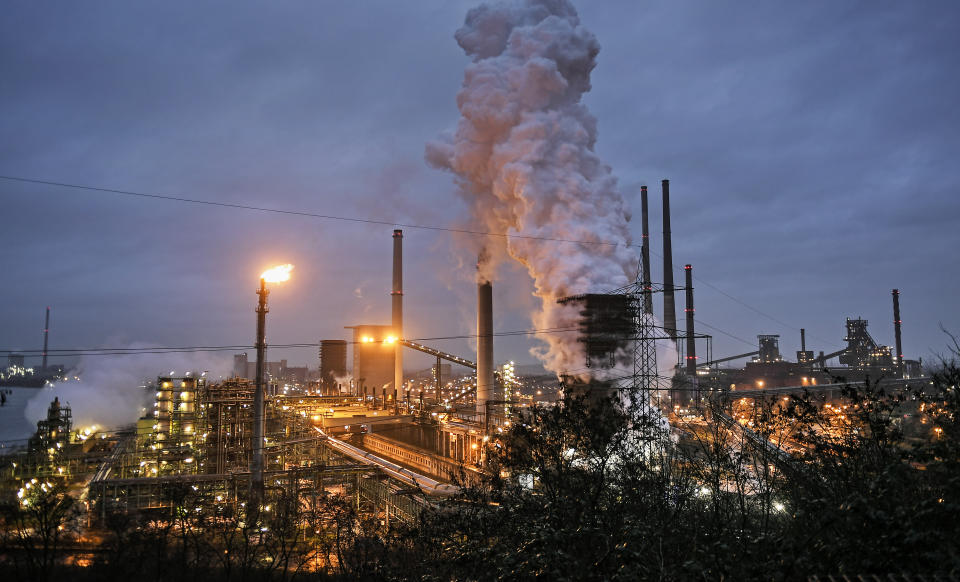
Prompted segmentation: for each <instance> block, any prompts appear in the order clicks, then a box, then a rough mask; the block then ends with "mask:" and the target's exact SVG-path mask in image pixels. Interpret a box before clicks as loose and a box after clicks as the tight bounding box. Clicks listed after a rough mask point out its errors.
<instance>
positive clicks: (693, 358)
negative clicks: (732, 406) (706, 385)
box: [683, 265, 697, 392]
mask: <svg viewBox="0 0 960 582" xmlns="http://www.w3.org/2000/svg"><path fill="white" fill-rule="evenodd" d="M683 269H684V274H685V275H686V284H687V308H686V310H685V311H686V314H687V376H688V377H689V378H690V381H691V382H692V383H693V389H694V392H696V381H697V342H696V339H695V334H696V331H695V330H694V325H693V312H694V310H693V267H692V266H690V265H687V266H685V267H684V268H683Z"/></svg>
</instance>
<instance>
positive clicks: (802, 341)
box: [800, 327, 807, 353]
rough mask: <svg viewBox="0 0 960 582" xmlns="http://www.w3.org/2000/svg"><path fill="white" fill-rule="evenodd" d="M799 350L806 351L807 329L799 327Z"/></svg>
mask: <svg viewBox="0 0 960 582" xmlns="http://www.w3.org/2000/svg"><path fill="white" fill-rule="evenodd" d="M800 351H801V352H803V353H806V352H807V330H805V329H804V328H802V327H801V328H800Z"/></svg>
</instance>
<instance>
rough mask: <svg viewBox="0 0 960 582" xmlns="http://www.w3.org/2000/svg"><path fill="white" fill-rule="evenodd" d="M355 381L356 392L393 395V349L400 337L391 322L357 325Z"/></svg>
mask: <svg viewBox="0 0 960 582" xmlns="http://www.w3.org/2000/svg"><path fill="white" fill-rule="evenodd" d="M344 329H350V330H353V341H352V345H353V372H352V373H353V381H354V386H355V387H354V392H355V394H357V395H359V396H364V397H366V396H370V397H371V398H381V399H382V398H384V394H386V398H387V399H388V400H390V401H392V400H393V398H394V390H393V382H394V351H395V344H396V343H397V341H398V340H399V338H398V337H397V336H396V334H395V332H394V329H393V326H390V325H354V326H348V327H345V328H344Z"/></svg>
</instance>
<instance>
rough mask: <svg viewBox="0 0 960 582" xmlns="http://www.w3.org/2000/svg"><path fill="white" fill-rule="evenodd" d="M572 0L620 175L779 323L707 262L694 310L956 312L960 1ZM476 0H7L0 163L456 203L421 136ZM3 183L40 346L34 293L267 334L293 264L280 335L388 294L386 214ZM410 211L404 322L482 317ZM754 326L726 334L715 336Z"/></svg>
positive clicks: (358, 314)
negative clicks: (266, 306)
mask: <svg viewBox="0 0 960 582" xmlns="http://www.w3.org/2000/svg"><path fill="white" fill-rule="evenodd" d="M579 4H580V5H579V6H578V8H579V9H580V13H581V18H582V22H583V24H584V25H585V26H587V27H588V28H589V29H591V30H592V31H593V32H594V33H595V34H596V36H597V38H598V39H599V41H600V44H601V46H602V51H601V53H600V56H599V66H598V67H597V69H596V70H595V71H594V75H593V78H592V85H593V91H592V92H591V93H589V94H588V95H587V97H586V103H587V105H588V106H589V107H590V108H591V110H592V112H593V113H594V115H595V116H596V117H597V118H598V121H599V132H600V136H599V141H598V152H599V153H600V155H601V156H602V157H603V158H604V160H605V161H606V162H607V163H609V164H610V165H611V166H612V167H613V169H614V173H615V174H616V175H617V176H618V177H619V178H620V181H621V184H622V185H623V190H624V191H625V192H628V193H635V192H636V191H638V186H639V184H642V183H646V184H649V185H650V186H651V192H652V193H654V194H655V195H656V196H654V203H653V213H652V219H653V220H654V225H653V228H652V230H653V232H654V233H658V232H659V230H660V229H659V222H658V220H659V201H658V195H659V187H658V186H659V180H660V179H661V178H670V179H671V181H672V185H673V188H672V193H673V205H674V217H673V227H674V248H675V263H676V264H680V265H682V264H683V263H687V262H689V263H693V264H694V265H695V272H696V273H697V274H698V276H699V277H702V278H703V279H704V280H705V281H708V282H710V283H712V284H714V285H716V286H717V287H719V288H720V289H723V290H724V291H726V292H728V293H730V294H732V295H734V296H736V297H738V298H739V299H741V300H742V301H744V302H746V303H748V304H750V305H752V306H754V307H755V308H757V309H759V310H761V311H763V312H764V313H768V314H770V315H773V316H774V317H776V318H777V319H779V320H781V321H784V322H786V323H788V324H789V326H787V327H785V326H783V325H780V324H778V323H776V322H774V321H771V320H769V319H766V318H764V317H761V316H759V315H757V314H756V313H755V312H752V311H750V310H747V309H745V308H743V307H742V306H740V305H739V304H737V303H734V302H731V301H730V300H729V299H727V298H726V297H724V296H723V295H721V294H719V293H717V292H716V291H714V290H712V289H711V288H709V287H707V286H706V285H698V286H697V292H698V299H697V303H698V318H700V319H702V320H703V321H705V322H708V323H710V324H713V325H715V326H717V327H719V328H722V329H723V330H725V331H728V332H730V333H732V334H734V335H736V336H738V337H742V338H744V339H746V340H749V341H752V338H753V336H754V335H755V334H757V333H782V334H784V335H785V336H789V337H785V338H784V341H783V344H784V347H785V348H786V349H787V350H789V349H792V348H793V344H796V343H798V338H796V337H794V336H797V335H798V332H796V330H795V329H793V328H794V327H800V326H804V327H807V328H808V329H809V330H811V333H812V334H813V335H814V336H815V337H818V338H821V339H818V340H817V342H821V341H822V343H824V344H827V343H828V342H829V343H830V344H832V345H837V344H840V343H841V338H842V335H843V318H844V317H845V316H858V315H862V316H864V317H866V318H868V319H870V320H871V322H872V324H871V331H873V332H874V335H875V336H876V337H877V338H878V340H879V341H881V342H884V343H891V342H892V325H891V324H890V320H891V319H892V315H891V313H890V296H889V293H890V289H891V288H893V287H899V288H901V290H902V293H903V295H902V304H903V312H904V314H903V317H904V320H905V324H904V325H905V327H904V341H905V346H906V349H907V352H908V355H909V356H925V355H929V350H931V349H932V350H937V351H940V350H941V347H942V346H943V344H944V339H945V338H944V337H942V335H941V334H940V332H939V330H938V323H940V322H942V323H943V324H944V325H945V326H947V327H948V328H951V329H953V330H955V331H960V315H958V311H957V309H956V306H955V305H956V304H955V300H954V298H953V296H954V294H955V292H954V290H955V289H956V288H957V287H958V286H960V273H958V270H957V268H956V260H955V259H954V258H953V256H952V255H953V252H955V249H956V248H958V243H960V235H958V229H957V228H956V223H957V220H958V218H960V202H958V197H957V183H958V178H957V171H956V169H955V166H956V162H955V159H956V158H957V157H958V153H960V138H958V133H957V127H958V125H960V124H958V121H960V120H958V114H957V103H960V80H958V78H957V75H956V56H955V55H957V54H960V39H958V38H957V36H956V34H955V31H956V29H957V25H958V16H960V9H958V8H957V7H956V5H955V4H954V3H952V2H947V1H943V2H923V3H902V2H893V1H880V2H846V3H834V2H805V3H792V4H783V3H776V4H775V3H769V2H762V1H756V2H709V3H677V2H667V1H658V2H644V3H635V2H602V3H599V2H597V3H587V2H579ZM470 6H471V4H469V3H466V2H460V3H439V2H438V3H435V4H428V3H422V2H421V3H409V2H407V3H396V2H385V1H383V2H364V3H354V4H350V3H322V4H319V3H318V4H313V3H303V4H290V5H282V6H280V5H278V6H270V7H269V8H267V7H265V6H262V5H254V4H245V3H220V2H216V3H204V4H196V3H189V4H188V3H178V2H170V3H164V4H162V5H157V6H149V7H147V6H142V5H136V4H131V3H126V2H93V3H83V4H59V5H57V6H56V7H55V8H54V7H51V6H50V5H41V4H36V3H13V4H10V5H8V6H6V7H5V17H4V19H3V20H2V22H0V74H2V79H3V81H2V82H0V135H3V136H4V139H3V140H0V174H7V175H17V176H28V177H37V178H41V179H49V180H55V181H64V182H73V183H79V184H92V185H103V186H107V187H113V188H120V189H130V190H138V191H144V192H159V193H167V194H172V195H182V196H187V197H196V198H203V199H209V200H222V201H230V202H236V203H241V204H255V205H260V206H270V207H277V208H286V209H294V210H305V211H309V212H316V213H323V214H333V215H344V216H360V217H368V218H375V219H378V220H387V221H395V222H404V223H416V224H420V223H423V224H456V223H458V222H459V221H460V220H461V219H462V217H463V212H464V208H463V204H462V202H460V200H459V199H458V198H457V197H456V196H455V195H454V194H453V186H452V183H451V180H450V178H449V176H446V175H443V174H441V173H439V172H437V171H435V170H432V169H429V168H427V167H426V165H425V164H424V162H423V147H424V143H425V142H426V141H428V140H430V139H432V138H434V136H436V135H437V133H438V132H439V131H441V130H443V129H445V128H451V127H452V126H453V125H454V123H455V121H456V119H457V116H458V112H457V109H456V102H455V96H456V92H457V91H458V89H459V86H460V83H461V80H462V76H463V68H464V66H465V65H466V63H467V58H466V57H465V56H464V55H463V54H462V52H461V51H460V49H459V47H457V45H456V42H455V41H454V39H453V32H454V31H455V30H456V28H457V27H459V26H460V25H461V23H462V21H463V17H464V15H465V14H466V11H467V9H468V8H469V7H470ZM637 198H638V197H637V196H635V195H631V196H630V200H631V201H632V204H633V206H634V217H635V218H634V223H633V230H634V232H635V238H636V239H637V240H639V236H638V234H639V223H638V221H637V219H638V217H639V212H638V210H639V200H637ZM0 204H2V208H3V213H2V214H3V217H4V218H3V226H2V231H0V233H2V234H0V259H2V264H3V266H4V270H5V272H6V273H7V274H8V276H7V277H5V279H4V281H5V284H4V286H3V289H2V291H0V300H2V301H3V305H4V306H5V307H4V316H5V317H4V325H3V326H0V347H3V348H6V347H33V346H37V345H39V340H40V334H39V330H40V328H41V327H42V316H43V307H44V306H45V305H47V304H50V305H52V306H53V308H54V326H53V334H54V335H53V336H52V337H53V342H54V344H55V345H59V346H63V347H66V346H89V345H102V344H105V343H109V342H110V341H111V340H113V339H116V340H118V341H119V339H121V338H122V339H123V341H143V342H155V343H159V344H166V345H178V344H187V345H189V344H204V343H247V342H252V339H251V336H252V334H253V326H252V316H253V312H252V308H253V302H254V300H255V296H254V295H253V286H254V283H255V281H254V279H255V277H256V274H257V273H259V271H260V270H261V269H262V267H264V266H266V265H268V264H271V263H274V262H280V261H283V262H286V261H289V262H292V263H295V264H296V265H297V270H296V271H295V274H294V280H293V281H292V282H291V284H290V285H288V286H287V287H284V288H283V289H282V290H281V289H278V290H277V291H276V293H275V294H274V295H273V296H272V298H273V301H274V302H275V307H274V309H273V310H272V311H271V316H270V317H271V320H270V322H269V329H268V331H269V333H270V340H271V341H272V342H273V343H284V342H288V341H290V342H293V341H315V340H317V339H319V338H320V337H340V336H341V335H342V333H343V330H342V327H343V326H344V325H351V324H355V323H358V320H360V319H363V320H364V321H365V322H376V321H386V320H387V319H388V318H389V301H388V299H387V293H388V292H389V285H390V279H389V265H390V257H389V248H390V247H389V245H390V230H391V229H390V227H389V226H373V225H357V224H351V223H339V222H330V221H317V220H312V219H307V218H298V217H285V216H276V215H269V214H261V213H253V212H249V211H242V210H230V209H223V208H210V207H203V206H193V205H186V204H173V203H168V202H160V201H151V200H138V199H128V198H124V197H120V196H116V195H110V194H94V193H85V192H80V191H71V190H64V189H58V188H54V187H48V186H33V185H25V184H18V183H9V182H3V181H0ZM405 234H406V240H405V242H406V256H407V263H406V264H407V273H406V281H407V305H408V309H407V313H408V314H409V315H410V323H409V331H410V333H411V335H416V336H439V335H451V334H457V333H471V332H472V330H471V329H470V321H471V317H470V315H469V312H470V308H471V307H472V304H473V303H472V299H471V293H472V290H471V289H470V286H469V284H468V283H466V281H467V280H468V277H464V276H462V271H463V269H464V267H463V265H467V267H466V268H467V269H469V265H470V264H471V261H470V260H469V258H467V259H466V260H464V257H462V256H460V255H458V253H457V251H456V250H455V248H454V250H451V240H452V239H451V238H450V237H449V236H448V235H444V234H438V233H435V232H430V231H415V230H411V229H407V231H406V232H405ZM658 248H659V242H658V241H657V242H656V243H655V244H654V250H655V251H656V250H658ZM521 275H522V273H519V272H515V271H508V273H507V274H506V275H505V277H506V281H505V282H504V283H503V284H502V285H501V287H498V289H497V293H498V297H501V298H502V299H499V303H500V304H501V305H502V306H503V310H502V311H501V313H500V314H499V315H498V321H497V327H498V328H499V329H504V330H506V329H510V330H513V329H520V328H524V327H527V326H529V325H530V324H529V316H528V310H529V308H530V306H531V302H530V301H529V295H528V294H529V291H530V287H529V284H527V283H526V281H524V280H523V277H522V276H521ZM508 282H509V285H508ZM361 285H362V286H363V289H364V292H363V297H362V298H358V297H356V296H355V295H354V290H355V289H356V288H357V287H359V286H361ZM445 347H447V348H448V349H451V350H453V351H462V352H467V351H468V350H469V347H468V345H467V343H466V342H450V343H448V344H446V345H445ZM742 347H743V346H742V344H740V343H739V342H737V341H736V340H732V339H730V338H728V337H726V336H722V335H720V334H718V337H717V342H716V345H715V348H714V350H715V353H717V354H721V353H732V352H737V351H740V350H741V348H742ZM814 347H815V348H816V349H819V346H814ZM527 348H528V344H527V343H526V342H523V341H521V340H517V339H514V340H511V341H506V340H505V341H503V342H501V343H500V344H498V358H501V357H502V358H507V357H512V358H514V359H517V360H521V361H530V356H529V355H528V354H527ZM313 358H314V354H313V351H312V350H308V351H304V352H302V353H299V354H291V359H300V360H302V361H307V360H309V361H310V363H311V364H312V363H313ZM425 365H427V364H425Z"/></svg>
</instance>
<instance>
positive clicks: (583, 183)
mask: <svg viewBox="0 0 960 582" xmlns="http://www.w3.org/2000/svg"><path fill="white" fill-rule="evenodd" d="M455 38H456V40H457V43H458V44H459V45H460V46H461V47H462V48H463V50H464V51H465V52H466V54H467V55H468V56H470V57H471V58H472V62H471V63H470V64H469V65H468V66H467V69H466V72H465V74H464V80H463V86H462V88H461V90H460V91H459V93H458V94H457V105H458V107H459V109H460V113H461V118H460V120H459V122H458V124H457V128H456V131H455V132H454V133H453V134H452V135H447V136H444V137H442V138H441V139H440V140H438V141H434V142H431V143H429V144H427V147H426V159H427V161H428V163H430V164H431V165H432V166H434V167H437V168H440V169H444V170H448V171H450V172H452V173H453V174H454V175H455V176H456V184H457V187H458V191H459V193H460V195H461V196H462V197H463V198H464V199H465V200H466V201H467V203H468V205H469V206H470V209H471V221H472V222H473V224H472V225H471V226H474V227H476V228H480V229H484V230H486V231H489V232H494V233H498V234H509V235H521V236H533V237H544V238H561V239H568V240H570V239H572V240H578V241H586V242H583V243H556V242H545V241H541V240H529V239H523V238H510V239H507V240H504V239H498V238H497V237H488V239H489V240H485V241H484V244H485V248H484V249H482V250H484V251H485V253H486V255H487V256H488V260H487V261H485V262H484V264H482V265H481V270H480V273H479V277H480V278H481V279H486V280H493V279H494V278H495V272H496V266H497V264H498V263H499V262H500V261H501V260H503V258H504V257H506V256H509V257H512V258H513V259H514V260H516V261H519V262H520V263H522V264H523V265H524V266H525V267H526V268H527V271H528V273H529V274H530V276H531V277H532V278H533V281H534V289H535V290H534V295H536V296H537V297H539V298H540V309H539V311H538V312H536V313H534V314H533V317H532V319H533V324H534V327H536V328H538V329H551V328H559V327H574V326H575V325H576V323H577V322H578V320H579V314H578V312H577V310H576V308H574V307H572V306H562V305H559V304H557V299H559V298H561V297H565V296H568V295H575V294H579V293H588V292H599V291H604V290H609V289H611V288H615V287H619V286H621V285H623V284H625V283H626V282H627V281H628V280H630V278H631V274H632V272H633V271H635V269H636V264H637V259H636V256H635V254H634V253H633V252H632V250H631V249H630V248H628V246H627V245H629V244H630V243H631V236H630V232H629V229H628V222H629V220H630V213H629V210H628V208H627V205H626V204H625V202H624V200H623V197H622V196H621V195H620V193H619V191H618V190H617V181H616V178H614V176H613V175H612V173H611V170H610V168H609V167H608V166H607V165H605V164H604V163H603V162H602V161H601V160H600V158H599V157H598V156H597V154H596V153H595V151H594V144H595V143H596V138H597V122H596V119H595V118H594V117H593V116H592V115H591V114H590V112H589V111H588V110H587V108H586V106H584V105H583V104H582V103H581V98H582V96H583V94H584V93H586V92H587V91H589V90H590V72H591V71H592V70H593V68H594V66H595V65H596V56H597V53H598V52H599V50H600V46H599V44H598V42H597V40H596V38H595V37H594V36H593V34H592V33H590V32H589V31H587V30H586V29H585V28H584V27H583V26H581V25H580V21H579V18H578V16H577V12H576V10H575V9H574V8H573V6H572V5H571V4H570V3H569V2H568V1H567V0H516V1H512V2H505V3H497V4H484V5H481V6H479V7H477V8H474V9H472V10H470V11H469V12H468V13H467V17H466V22H465V24H464V25H463V27H461V28H460V29H459V30H457V32H456V34H455ZM599 242H607V243H609V242H616V243H618V244H617V245H616V246H613V245H609V244H590V243H599ZM472 250H473V251H474V252H477V251H480V250H481V249H472ZM477 254H480V253H479V252H477ZM576 336H577V334H575V333H569V334H557V333H552V334H544V335H542V336H540V339H541V340H542V341H544V342H545V343H546V346H541V347H539V348H535V349H534V350H533V354H534V355H535V356H537V357H538V358H539V359H540V360H541V361H542V362H543V364H544V366H545V367H546V368H547V369H548V370H551V371H553V372H555V373H558V374H559V373H564V372H566V371H571V370H577V369H581V370H582V368H583V364H584V352H583V348H582V346H581V345H580V344H579V343H578V342H577V341H576Z"/></svg>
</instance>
